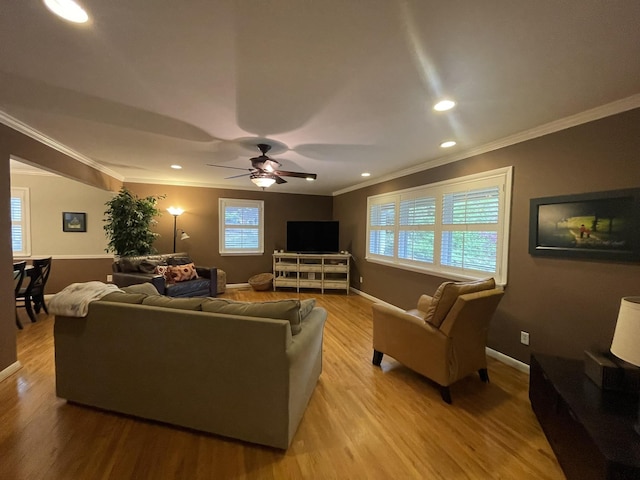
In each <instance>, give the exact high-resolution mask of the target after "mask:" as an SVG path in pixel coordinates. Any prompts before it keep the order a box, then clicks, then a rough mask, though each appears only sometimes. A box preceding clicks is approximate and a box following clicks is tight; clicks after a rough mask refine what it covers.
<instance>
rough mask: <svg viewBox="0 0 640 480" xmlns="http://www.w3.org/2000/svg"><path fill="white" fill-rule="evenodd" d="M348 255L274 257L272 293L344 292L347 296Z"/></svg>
mask: <svg viewBox="0 0 640 480" xmlns="http://www.w3.org/2000/svg"><path fill="white" fill-rule="evenodd" d="M350 260H351V255H350V254H349V253H328V254H313V253H284V252H282V253H274V254H273V289H274V290H276V289H277V288H278V287H288V288H295V289H296V291H298V292H299V291H300V289H301V288H318V289H320V290H321V291H322V293H324V291H325V290H345V291H346V292H347V294H348V293H349V262H350Z"/></svg>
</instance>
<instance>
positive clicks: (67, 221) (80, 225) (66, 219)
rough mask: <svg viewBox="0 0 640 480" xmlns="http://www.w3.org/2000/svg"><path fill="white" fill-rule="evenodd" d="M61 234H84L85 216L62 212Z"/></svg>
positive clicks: (85, 227) (84, 214) (78, 213)
mask: <svg viewBox="0 0 640 480" xmlns="http://www.w3.org/2000/svg"><path fill="white" fill-rule="evenodd" d="M62 231H63V232H86V231H87V214H86V213H80V212H62Z"/></svg>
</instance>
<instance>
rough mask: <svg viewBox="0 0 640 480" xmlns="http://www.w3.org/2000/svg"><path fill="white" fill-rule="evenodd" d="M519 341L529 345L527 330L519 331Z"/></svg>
mask: <svg viewBox="0 0 640 480" xmlns="http://www.w3.org/2000/svg"><path fill="white" fill-rule="evenodd" d="M520 343H521V344H523V345H529V332H520Z"/></svg>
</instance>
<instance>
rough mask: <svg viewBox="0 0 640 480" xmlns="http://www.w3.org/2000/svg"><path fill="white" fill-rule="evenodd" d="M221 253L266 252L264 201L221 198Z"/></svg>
mask: <svg viewBox="0 0 640 480" xmlns="http://www.w3.org/2000/svg"><path fill="white" fill-rule="evenodd" d="M218 206H219V218H220V221H219V225H220V229H219V231H220V246H219V252H220V255H262V254H263V253H264V201H262V200H240V199H233V198H220V199H219V201H218Z"/></svg>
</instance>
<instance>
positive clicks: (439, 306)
mask: <svg viewBox="0 0 640 480" xmlns="http://www.w3.org/2000/svg"><path fill="white" fill-rule="evenodd" d="M495 286H496V282H495V280H494V279H493V278H488V279H486V280H475V281H472V282H444V283H442V284H441V285H440V286H439V287H438V290H436V293H435V294H434V295H433V300H432V301H431V304H430V305H429V308H428V309H427V311H426V312H425V313H426V315H425V321H426V322H429V323H430V324H431V325H433V326H434V327H436V328H439V327H440V325H441V324H442V322H443V321H444V319H445V317H446V316H447V314H448V313H449V310H451V307H453V304H454V303H456V300H457V299H458V297H459V296H460V295H464V294H466V293H474V292H481V291H483V290H490V289H492V288H495Z"/></svg>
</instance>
